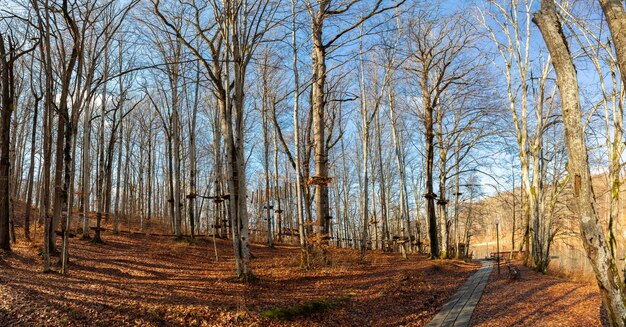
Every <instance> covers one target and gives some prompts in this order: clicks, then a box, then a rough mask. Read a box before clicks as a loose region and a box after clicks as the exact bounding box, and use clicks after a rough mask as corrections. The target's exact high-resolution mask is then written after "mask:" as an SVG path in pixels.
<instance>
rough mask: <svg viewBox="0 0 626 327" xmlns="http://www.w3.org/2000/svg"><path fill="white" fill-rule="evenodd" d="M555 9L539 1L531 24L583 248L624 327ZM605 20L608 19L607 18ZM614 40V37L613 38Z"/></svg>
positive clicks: (612, 317)
mask: <svg viewBox="0 0 626 327" xmlns="http://www.w3.org/2000/svg"><path fill="white" fill-rule="evenodd" d="M615 2H617V3H619V6H620V7H621V6H622V5H621V2H619V1H615ZM555 6H556V5H555V3H554V1H553V0H542V1H541V10H540V11H538V12H537V13H535V15H534V16H533V22H534V23H535V24H536V25H537V27H539V30H540V31H541V34H542V36H543V39H544V41H545V43H546V46H547V47H548V50H549V51H550V55H551V57H552V63H553V65H554V69H555V72H556V76H557V86H558V88H559V91H560V94H561V107H562V111H563V121H564V127H565V139H566V145H567V150H568V166H567V168H568V172H569V174H570V176H572V178H573V181H571V182H573V191H574V200H575V203H576V211H577V213H578V217H579V220H580V232H581V238H582V241H583V245H584V247H585V251H586V253H587V257H588V258H589V260H590V262H591V264H592V266H593V269H594V272H595V275H596V280H597V282H598V286H599V288H600V295H601V296H602V301H603V303H604V305H605V308H606V309H607V313H608V317H609V322H610V324H611V325H613V326H625V325H626V304H625V300H626V299H625V297H624V282H623V281H622V280H621V278H620V275H619V273H618V270H617V265H616V264H615V259H614V257H613V255H612V253H611V250H610V247H609V245H608V244H607V240H606V238H605V235H604V231H603V229H602V225H601V224H600V219H599V217H598V214H597V212H596V208H595V207H596V200H595V195H594V192H593V186H592V179H591V173H590V170H589V161H588V160H589V159H588V155H587V146H586V142H585V136H584V132H583V124H582V118H581V112H580V100H579V91H578V80H577V76H576V69H575V67H574V62H573V59H572V56H571V54H570V52H569V47H568V45H567V40H566V39H565V35H564V34H563V29H562V27H561V23H560V21H559V18H558V16H557V12H556V8H555ZM607 19H610V18H609V17H608V15H607ZM612 31H613V30H612ZM613 37H614V39H615V38H617V36H616V35H613ZM622 41H624V40H622ZM622 74H624V72H622ZM625 76H626V75H625Z"/></svg>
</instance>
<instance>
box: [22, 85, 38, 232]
mask: <svg viewBox="0 0 626 327" xmlns="http://www.w3.org/2000/svg"><path fill="white" fill-rule="evenodd" d="M33 96H34V97H35V104H34V106H33V127H32V131H31V139H30V166H29V167H28V183H27V190H26V212H25V214H24V237H25V238H26V239H27V240H29V239H30V216H31V211H32V203H33V182H34V178H35V152H36V151H35V148H36V144H37V143H36V142H37V116H38V113H39V102H40V100H41V98H40V97H39V96H38V95H36V94H34V95H33Z"/></svg>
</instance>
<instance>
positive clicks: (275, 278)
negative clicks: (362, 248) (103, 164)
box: [0, 232, 479, 326]
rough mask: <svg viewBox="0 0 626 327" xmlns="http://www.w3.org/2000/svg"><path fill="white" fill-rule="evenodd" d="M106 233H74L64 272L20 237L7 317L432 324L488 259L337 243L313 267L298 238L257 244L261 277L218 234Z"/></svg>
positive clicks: (0, 308)
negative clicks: (243, 273)
mask: <svg viewBox="0 0 626 327" xmlns="http://www.w3.org/2000/svg"><path fill="white" fill-rule="evenodd" d="M103 239H104V241H105V242H106V243H105V244H93V243H89V242H87V241H81V240H78V239H72V241H71V247H70V260H71V265H70V271H69V274H68V275H65V276H63V275H60V274H59V273H56V272H53V273H48V274H44V273H42V272H41V271H42V264H41V259H40V257H39V255H38V253H39V252H40V250H41V246H40V245H39V244H40V242H39V241H38V242H37V243H36V244H35V243H31V242H23V241H22V242H20V241H19V240H18V243H17V244H15V245H13V253H12V254H10V255H5V256H4V257H3V258H2V259H1V260H0V325H2V326H6V325H12V326H23V325H24V326H31V325H46V326H84V325H89V326H137V325H140V326H183V325H184V326H255V325H256V326H296V325H297V326H398V325H410V326H422V325H424V324H426V323H427V322H428V321H429V320H431V319H432V317H433V316H434V315H435V314H436V313H437V311H438V310H440V309H441V307H442V306H443V305H444V303H445V302H446V300H447V299H448V298H449V297H450V296H452V294H454V292H455V291H456V289H457V288H458V287H459V286H460V285H462V284H463V283H464V282H465V280H466V279H467V278H468V277H469V276H470V275H471V274H472V273H473V272H474V271H476V269H477V268H478V267H479V264H478V263H465V262H463V261H451V260H446V261H439V260H427V259H426V257H424V256H417V255H411V256H410V257H409V260H402V258H401V257H400V255H399V254H397V253H392V254H388V253H381V252H369V253H368V255H367V257H366V262H365V263H359V261H358V253H357V252H356V251H355V250H345V249H343V250H342V249H330V250H329V256H330V260H331V264H330V265H329V266H326V267H321V268H319V267H318V268H316V269H312V270H302V269H300V268H298V266H299V253H300V252H299V249H298V248H297V247H295V246H290V245H279V246H276V247H273V248H270V247H267V246H261V245H253V246H252V253H253V255H254V256H255V259H254V260H253V269H254V273H255V275H256V276H257V277H259V280H258V281H256V282H254V283H242V282H239V281H237V280H236V279H235V278H234V275H235V265H234V259H233V255H232V252H233V249H232V245H231V243H230V242H229V241H226V240H220V239H218V240H217V241H216V245H217V251H218V253H219V260H218V261H217V262H216V261H215V253H214V249H213V241H212V240H210V239H209V240H204V239H201V240H196V241H194V242H188V241H183V242H181V241H175V240H173V239H172V238H170V237H159V236H146V235H138V234H135V235H130V236H129V234H121V235H112V234H111V233H109V232H105V233H104V234H103ZM55 261H56V260H55ZM55 270H58V266H55ZM281 309H288V310H281ZM268 311H269V313H271V314H274V315H275V316H276V315H278V316H280V315H281V314H285V313H289V314H294V312H296V313H298V314H301V315H297V316H295V317H292V320H285V319H284V318H283V319H280V318H276V317H273V318H272V317H266V316H265V315H269V314H268Z"/></svg>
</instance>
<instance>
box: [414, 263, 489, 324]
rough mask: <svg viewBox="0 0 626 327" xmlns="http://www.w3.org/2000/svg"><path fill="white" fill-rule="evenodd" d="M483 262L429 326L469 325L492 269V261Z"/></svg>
mask: <svg viewBox="0 0 626 327" xmlns="http://www.w3.org/2000/svg"><path fill="white" fill-rule="evenodd" d="M482 263H483V266H482V267H481V268H480V269H479V270H478V271H477V272H476V273H474V275H472V277H470V278H469V279H468V280H467V282H465V284H463V286H461V288H459V290H458V291H457V292H456V293H455V294H454V295H453V296H452V298H450V300H448V302H447V303H446V304H445V305H444V306H443V308H442V309H441V311H439V313H437V315H436V316H435V318H433V320H431V321H430V322H429V323H428V324H427V325H426V326H427V327H452V326H454V327H456V326H462V327H463V326H469V322H470V319H471V318H472V313H473V312H474V308H476V305H477V304H478V301H480V297H481V296H482V294H483V290H484V289H485V286H486V285H487V280H489V274H490V273H491V269H492V264H491V261H483V262H482Z"/></svg>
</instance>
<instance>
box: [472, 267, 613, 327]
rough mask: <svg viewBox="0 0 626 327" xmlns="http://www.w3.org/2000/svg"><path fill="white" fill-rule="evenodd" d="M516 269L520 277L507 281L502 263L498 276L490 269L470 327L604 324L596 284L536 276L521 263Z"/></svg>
mask: <svg viewBox="0 0 626 327" xmlns="http://www.w3.org/2000/svg"><path fill="white" fill-rule="evenodd" d="M517 267H518V268H519V269H520V271H521V274H520V278H519V280H511V279H509V274H508V269H507V267H506V265H505V264H501V268H500V269H501V273H500V275H498V269H497V267H495V266H494V269H493V271H492V272H491V276H490V277H489V282H488V284H487V287H486V288H485V291H484V293H483V296H482V298H481V299H480V302H479V303H478V306H477V307H476V309H475V311H474V314H473V316H472V320H471V323H470V326H475V327H495V326H545V327H551V326H568V327H576V326H581V327H583V326H584V327H589V326H602V325H603V322H604V325H606V314H605V313H604V312H603V310H601V307H602V300H601V299H600V293H599V291H598V286H597V284H595V283H592V282H591V281H585V282H580V281H573V280H571V279H569V278H567V279H566V278H561V277H556V276H550V275H544V274H540V273H536V272H534V271H532V270H530V269H528V268H527V267H524V266H522V265H521V264H517Z"/></svg>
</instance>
